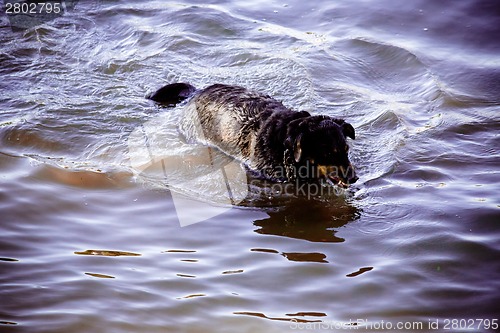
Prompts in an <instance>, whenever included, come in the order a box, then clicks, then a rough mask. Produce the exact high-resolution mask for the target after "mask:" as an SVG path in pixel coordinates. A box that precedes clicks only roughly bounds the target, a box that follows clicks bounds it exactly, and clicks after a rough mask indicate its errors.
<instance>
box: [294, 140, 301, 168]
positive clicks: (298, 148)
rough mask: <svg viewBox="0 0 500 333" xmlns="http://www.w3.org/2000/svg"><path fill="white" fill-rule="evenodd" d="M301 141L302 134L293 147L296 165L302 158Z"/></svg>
mask: <svg viewBox="0 0 500 333" xmlns="http://www.w3.org/2000/svg"><path fill="white" fill-rule="evenodd" d="M301 141H302V134H299V136H298V137H297V138H296V139H295V143H294V145H293V158H294V159H295V163H299V161H300V159H301V157H302V147H301Z"/></svg>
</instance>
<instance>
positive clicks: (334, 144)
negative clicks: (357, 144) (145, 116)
mask: <svg viewBox="0 0 500 333" xmlns="http://www.w3.org/2000/svg"><path fill="white" fill-rule="evenodd" d="M148 98H149V99H151V100H153V101H155V102H157V103H160V104H163V105H168V106H174V105H175V104H177V103H179V102H181V101H183V100H186V99H189V100H188V101H187V104H186V105H185V114H184V117H183V119H182V120H181V124H180V128H181V131H183V132H184V134H185V135H186V133H187V132H190V133H191V134H190V135H189V136H190V137H192V138H193V139H194V140H196V141H199V142H202V143H205V144H208V145H211V146H214V147H217V148H218V149H220V150H221V151H223V152H224V153H226V154H228V155H230V156H232V157H234V158H236V159H238V160H240V161H241V162H243V163H244V164H245V165H246V166H247V167H248V168H249V169H250V170H251V171H253V172H254V173H256V174H257V175H258V176H260V177H264V178H267V179H270V180H273V181H294V180H299V181H302V180H304V181H315V180H316V181H318V180H322V181H325V182H327V183H329V184H334V185H338V186H341V187H344V188H345V187H348V186H349V184H352V183H354V182H356V180H357V179H358V177H357V176H356V173H355V171H354V168H353V166H352V165H351V163H350V162H349V158H348V151H349V146H348V144H347V142H346V141H347V140H346V138H351V139H354V138H355V133H354V128H353V127H352V125H351V124H349V123H347V122H345V121H344V120H343V119H337V118H332V117H329V116H324V115H315V116H313V115H311V114H310V113H308V112H306V111H293V110H291V109H289V108H287V107H285V106H284V105H283V104H282V103H281V102H279V101H277V100H275V99H273V98H272V97H270V96H267V95H263V94H259V93H256V92H253V91H250V90H247V89H245V88H242V87H238V86H229V85H223V84H214V85H211V86H209V87H207V88H205V89H201V90H196V89H195V88H194V87H193V86H192V85H190V84H187V83H174V84H170V85H167V86H165V87H163V88H161V89H159V90H158V91H156V92H155V93H153V94H151V95H149V96H148ZM193 133H194V134H193Z"/></svg>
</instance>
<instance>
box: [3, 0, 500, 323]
mask: <svg viewBox="0 0 500 333" xmlns="http://www.w3.org/2000/svg"><path fill="white" fill-rule="evenodd" d="M0 18H1V25H0V45H1V46H0V74H1V77H2V80H1V81H0V91H1V98H0V170H1V172H0V211H1V217H0V220H1V224H0V235H1V237H0V271H1V274H0V283H1V288H0V300H1V301H0V330H1V331H2V332H4V331H5V332H51V333H55V332H200V331H204V332H235V331H238V332H288V331H297V330H300V329H303V330H306V329H307V330H316V331H335V330H333V329H332V325H334V324H339V323H340V324H346V325H347V324H349V323H352V322H356V323H357V324H359V325H360V326H362V325H363V323H365V324H366V322H367V321H369V322H372V323H381V322H382V321H384V322H386V323H387V322H390V323H392V324H393V325H394V327H395V326H396V324H397V323H421V325H423V326H422V328H423V330H420V331H432V332H440V331H441V332H450V329H451V328H452V327H451V325H449V326H448V328H449V329H446V328H447V327H446V326H445V324H446V322H447V320H448V321H449V320H451V319H466V320H469V319H471V320H475V319H489V320H493V319H497V318H498V304H499V303H500V294H499V289H500V282H499V281H500V263H499V259H500V242H499V237H500V227H499V225H498V221H499V217H500V214H499V209H500V195H499V190H500V186H499V185H500V174H499V167H500V159H499V158H500V153H499V146H500V141H499V130H500V117H499V110H500V97H499V96H500V48H499V46H500V45H499V43H498V36H499V35H500V31H499V27H500V25H499V21H500V20H499V18H500V13H499V12H498V8H497V6H496V5H495V4H493V2H487V1H460V2H458V1H437V2H436V1H428V0H422V1H411V2H399V1H398V2H395V1H388V0H386V1H354V2H353V1H335V2H333V1H319V2H318V1H316V2H304V1H288V2H269V1H265V2H264V1H251V2H248V1H245V2H224V1H211V2H201V1H192V2H189V1H180V2H165V1H132V0H127V1H100V2H97V1H95V2H92V1H80V2H78V4H76V6H75V7H74V8H73V10H69V9H68V12H67V13H65V14H64V15H62V16H60V17H57V18H55V19H53V20H51V21H47V22H45V23H43V24H41V25H37V26H34V27H31V28H28V29H20V30H19V29H12V28H11V24H10V21H9V20H8V19H7V17H6V16H5V15H2V16H0ZM177 81H189V82H190V83H192V84H194V85H195V86H197V87H204V86H207V85H209V84H212V83H216V82H223V83H228V84H238V85H243V86H246V87H248V88H252V89H255V90H258V91H261V92H263V93H267V94H269V95H272V96H274V97H275V98H277V99H280V100H282V101H283V103H284V104H285V105H287V106H289V107H291V108H294V109H296V110H308V111H310V112H312V113H314V114H327V115H331V116H335V117H342V118H345V119H346V120H347V121H349V122H350V123H352V124H353V125H354V127H355V128H356V140H355V141H352V142H351V160H352V161H353V163H354V164H355V165H356V167H357V168H358V174H359V176H360V180H359V181H358V182H357V183H356V184H355V186H354V187H353V188H352V189H351V190H350V191H348V192H347V193H341V194H340V195H337V194H336V193H334V194H331V193H330V194H321V195H312V196H309V195H302V194H300V193H298V194H296V193H288V194H284V193H276V192H275V191H274V192H273V188H268V187H266V186H268V184H267V185H266V184H259V183H258V182H256V183H252V186H251V187H250V188H249V192H248V193H241V195H240V197H237V198H238V200H237V202H228V201H227V200H226V199H227V198H226V197H224V196H222V197H220V196H218V193H221V192H220V191H221V189H222V191H224V188H225V187H224V186H225V183H223V182H221V179H222V178H220V179H219V178H217V177H216V176H214V175H215V174H213V173H211V172H212V171H214V170H219V169H217V168H215V169H213V167H214V165H213V164H211V163H208V162H207V161H206V160H204V158H205V157H206V155H203V154H204V152H206V148H205V147H203V146H200V145H192V144H189V143H187V142H186V141H185V140H184V138H183V137H182V135H181V134H179V132H178V130H177V123H178V119H179V117H180V116H181V114H182V108H181V107H179V108H173V109H164V108H158V107H156V106H155V105H154V104H153V103H151V102H150V101H148V100H146V99H145V98H144V97H145V96H146V95H147V94H148V93H150V92H151V91H154V90H155V89H156V88H158V87H160V86H162V85H164V84H166V83H171V82H177ZM141 140H143V141H141ZM150 152H153V153H154V154H153V155H154V156H153V155H148V154H149V153H150ZM214 154H216V159H215V161H216V163H222V164H227V163H231V162H230V160H229V161H228V160H227V158H226V157H224V156H220V154H217V153H214ZM151 156H153V157H160V158H158V159H154V158H153V159H152V157H151ZM143 162H144V163H143ZM162 163H163V164H162ZM228 170H229V169H228ZM230 170H231V172H232V173H230V174H229V176H227V175H226V176H227V177H226V179H228V178H229V180H230V181H231V182H232V183H231V186H233V187H234V186H236V187H237V188H241V186H240V185H241V184H244V185H246V183H245V182H246V179H247V178H246V177H245V176H242V174H241V169H238V167H237V165H236V166H234V168H232V169H230ZM188 178H189V179H188ZM243 188H244V189H245V190H246V189H247V187H245V186H244V187H243ZM179 200H181V201H182V200H184V201H182V203H183V204H184V206H179V205H180V202H181V201H179ZM179 207H181V211H179ZM183 219H187V220H189V221H194V220H196V219H198V220H199V219H202V220H204V221H203V222H200V223H195V224H191V225H188V226H184V227H181V224H182V221H183ZM187 220H184V221H187ZM179 222H181V224H180V223H179ZM498 319H500V318H498ZM436 320H437V321H438V324H439V326H438V327H437V329H432V330H431V328H435V327H430V326H429V325H430V323H435V322H436ZM473 323H474V325H473V326H471V327H469V324H470V321H469V322H468V325H467V327H469V328H471V329H469V330H467V329H465V328H460V327H458V328H457V327H455V328H453V329H452V330H451V331H453V332H464V331H473V332H487V331H493V329H490V330H488V327H487V326H486V325H485V323H483V324H478V323H479V322H478V321H474V322H473ZM320 324H323V325H320ZM307 325H309V326H307ZM314 325H316V326H314ZM362 327H364V328H367V331H370V329H369V326H362ZM394 327H393V328H394ZM490 328H493V327H492V326H490ZM336 331H339V330H336ZM340 331H342V330H340ZM377 331H380V332H383V331H391V330H390V329H388V327H387V326H386V327H385V328H381V329H379V330H377ZM392 331H395V329H393V330H392ZM396 331H397V330H396ZM399 331H402V330H399ZM408 331H416V329H415V328H414V329H413V330H411V329H409V330H408Z"/></svg>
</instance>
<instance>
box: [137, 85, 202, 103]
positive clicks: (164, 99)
mask: <svg viewBox="0 0 500 333" xmlns="http://www.w3.org/2000/svg"><path fill="white" fill-rule="evenodd" d="M195 91H196V88H195V87H193V86H192V85H190V84H189V83H172V84H167V85H166V86H164V87H163V88H160V89H158V90H157V91H156V92H154V93H152V94H150V95H148V96H146V98H149V99H151V100H153V101H155V102H157V103H160V104H164V105H169V106H175V105H176V104H177V103H179V102H182V101H183V100H185V99H187V98H189V97H190V96H191V95H193V94H194V92H195Z"/></svg>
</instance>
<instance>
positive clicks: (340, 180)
mask: <svg viewBox="0 0 500 333" xmlns="http://www.w3.org/2000/svg"><path fill="white" fill-rule="evenodd" d="M346 138H351V139H354V138H355V133H354V128H353V127H352V125H351V124H349V123H346V122H345V121H344V120H342V119H335V118H331V117H328V116H308V117H304V118H300V119H296V120H293V121H291V122H290V123H289V125H288V129H287V139H286V142H285V146H286V148H287V149H288V150H289V152H292V153H293V155H291V159H292V161H293V163H294V168H295V176H296V177H297V178H308V179H311V178H316V179H324V180H325V181H327V182H328V183H330V184H335V185H339V186H341V187H344V188H346V187H348V186H349V184H353V183H355V182H356V181H357V180H358V177H357V176H356V172H355V171H354V168H353V166H352V164H351V162H350V161H349V157H348V151H349V146H348V145H347V140H346Z"/></svg>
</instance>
